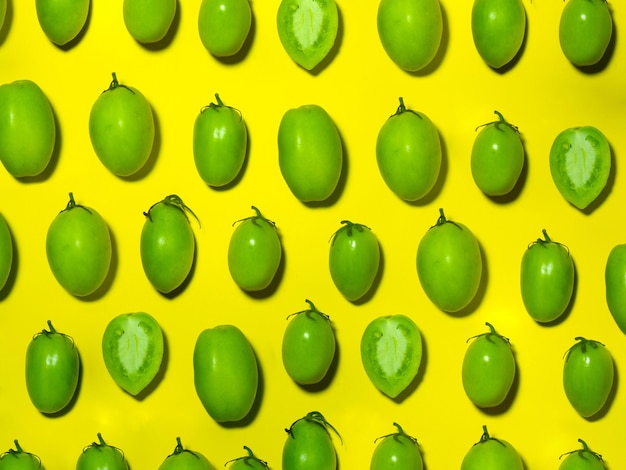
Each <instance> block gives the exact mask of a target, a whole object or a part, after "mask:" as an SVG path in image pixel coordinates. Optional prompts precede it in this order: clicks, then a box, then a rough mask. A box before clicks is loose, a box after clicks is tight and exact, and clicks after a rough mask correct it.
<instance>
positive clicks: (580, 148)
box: [550, 126, 611, 209]
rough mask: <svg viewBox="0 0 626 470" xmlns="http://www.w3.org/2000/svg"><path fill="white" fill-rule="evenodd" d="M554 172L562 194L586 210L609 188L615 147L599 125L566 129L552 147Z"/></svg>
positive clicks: (551, 167)
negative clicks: (607, 185)
mask: <svg viewBox="0 0 626 470" xmlns="http://www.w3.org/2000/svg"><path fill="white" fill-rule="evenodd" d="M550 172H551V174H552V179H553V180H554V184H555V185H556V187H557V189H558V190H559V192H560V193H561V195H562V196H563V197H564V198H565V199H566V200H567V201H568V202H570V203H571V204H573V205H574V206H576V207H578V208H579V209H585V208H586V207H587V206H588V205H589V204H591V203H592V202H593V201H594V200H595V199H596V198H597V197H598V196H599V195H600V193H601V192H602V190H603V189H604V188H605V187H606V184H607V181H608V179H609V174H610V173H611V147H610V145H609V142H608V140H607V138H606V137H605V136H604V134H602V132H600V131H599V130H598V129H596V128H595V127H591V126H583V127H572V128H569V129H565V130H564V131H562V132H561V133H560V134H559V135H557V137H556V139H555V140H554V143H553V144H552V148H551V149H550Z"/></svg>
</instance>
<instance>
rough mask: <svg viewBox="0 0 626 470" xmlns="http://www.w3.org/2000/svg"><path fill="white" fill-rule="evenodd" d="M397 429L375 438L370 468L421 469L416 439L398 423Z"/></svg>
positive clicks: (392, 469) (421, 461) (393, 469)
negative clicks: (375, 443) (375, 442)
mask: <svg viewBox="0 0 626 470" xmlns="http://www.w3.org/2000/svg"><path fill="white" fill-rule="evenodd" d="M393 425H394V426H395V427H396V428H398V431H397V432H395V433H393V434H388V435H386V436H383V437H379V438H378V439H377V441H378V440H380V442H379V443H378V444H377V445H376V448H375V449H374V453H373V454H372V460H371V462H370V470H423V468H424V462H423V460H422V454H421V452H420V448H419V444H418V443H417V439H415V438H414V437H412V436H409V435H408V434H406V433H405V432H404V430H403V429H402V428H401V427H400V425H399V424H398V423H393Z"/></svg>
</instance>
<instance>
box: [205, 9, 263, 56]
mask: <svg viewBox="0 0 626 470" xmlns="http://www.w3.org/2000/svg"><path fill="white" fill-rule="evenodd" d="M251 25H252V8H250V3H249V1H248V0H202V3H201V4H200V11H199V13H198V33H199V35H200V41H201V42H202V45H203V46H204V47H205V49H206V50H207V51H209V52H210V53H211V54H212V55H214V56H215V57H230V56H233V55H235V54H236V53H237V52H239V51H240V50H241V48H242V47H243V45H244V43H245V42H246V39H247V38H248V36H249V34H250V27H251Z"/></svg>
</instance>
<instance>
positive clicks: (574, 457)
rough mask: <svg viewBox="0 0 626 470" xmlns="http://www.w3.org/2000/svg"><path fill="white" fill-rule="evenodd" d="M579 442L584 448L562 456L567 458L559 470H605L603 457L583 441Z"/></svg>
mask: <svg viewBox="0 0 626 470" xmlns="http://www.w3.org/2000/svg"><path fill="white" fill-rule="evenodd" d="M578 442H580V443H581V444H582V446H583V448H582V449H576V450H572V451H571V452H567V453H566V454H563V455H561V458H562V457H563V456H564V455H567V457H565V459H564V460H563V462H561V465H559V470H605V469H606V467H605V466H604V461H603V460H602V456H601V455H600V454H598V453H596V452H594V451H592V450H591V449H590V448H589V446H588V445H587V443H586V442H585V441H583V440H582V439H578Z"/></svg>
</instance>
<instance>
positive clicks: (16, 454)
mask: <svg viewBox="0 0 626 470" xmlns="http://www.w3.org/2000/svg"><path fill="white" fill-rule="evenodd" d="M13 442H14V443H15V449H9V450H8V451H6V452H3V453H2V454H0V470H41V469H42V468H43V467H42V465H41V459H40V458H39V457H38V456H37V455H35V454H31V453H30V452H26V451H24V450H23V449H22V446H21V445H20V443H19V442H18V441H17V439H15V440H14V441H13Z"/></svg>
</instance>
